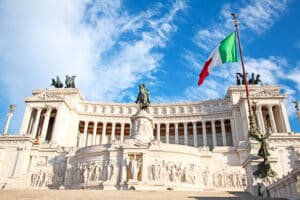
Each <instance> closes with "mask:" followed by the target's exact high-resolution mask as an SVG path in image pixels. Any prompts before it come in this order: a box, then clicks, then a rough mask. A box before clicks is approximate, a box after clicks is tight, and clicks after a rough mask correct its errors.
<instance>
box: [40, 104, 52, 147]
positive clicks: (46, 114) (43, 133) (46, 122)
mask: <svg viewBox="0 0 300 200" xmlns="http://www.w3.org/2000/svg"><path fill="white" fill-rule="evenodd" d="M50 114H51V108H50V107H48V108H47V112H46V113H45V119H44V125H43V128H42V134H41V142H43V141H45V139H46V134H47V130H48V126H49V119H50Z"/></svg>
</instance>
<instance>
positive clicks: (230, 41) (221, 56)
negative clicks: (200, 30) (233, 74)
mask: <svg viewBox="0 0 300 200" xmlns="http://www.w3.org/2000/svg"><path fill="white" fill-rule="evenodd" d="M235 37H236V32H235V31H234V32H233V33H231V34H230V35H228V36H227V37H226V38H225V39H224V40H223V41H222V42H221V43H220V44H219V45H218V46H217V47H216V48H215V49H214V51H213V52H212V53H211V54H210V56H209V57H208V59H207V60H206V62H205V64H204V66H203V69H202V71H201V73H200V75H199V80H198V85H199V86H200V85H201V84H202V83H203V82H204V79H205V78H206V77H207V76H208V75H209V74H210V72H211V70H212V69H213V68H214V67H217V66H220V65H222V64H224V63H226V62H237V61H238V55H237V49H236V39H235Z"/></svg>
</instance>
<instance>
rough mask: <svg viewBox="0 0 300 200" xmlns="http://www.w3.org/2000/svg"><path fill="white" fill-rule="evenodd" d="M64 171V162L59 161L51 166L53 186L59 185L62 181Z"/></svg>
mask: <svg viewBox="0 0 300 200" xmlns="http://www.w3.org/2000/svg"><path fill="white" fill-rule="evenodd" d="M65 171H66V163H65V162H61V163H58V164H55V165H54V166H53V184H52V186H53V187H56V188H58V187H60V186H61V185H63V183H64V177H65Z"/></svg>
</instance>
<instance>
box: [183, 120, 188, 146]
mask: <svg viewBox="0 0 300 200" xmlns="http://www.w3.org/2000/svg"><path fill="white" fill-rule="evenodd" d="M183 126H184V145H188V130H187V122H184V123H183Z"/></svg>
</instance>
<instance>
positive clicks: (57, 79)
mask: <svg viewBox="0 0 300 200" xmlns="http://www.w3.org/2000/svg"><path fill="white" fill-rule="evenodd" d="M51 85H53V86H54V87H55V88H62V87H63V83H62V82H61V81H60V79H59V77H58V76H56V80H55V79H54V78H53V79H52V84H51Z"/></svg>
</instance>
